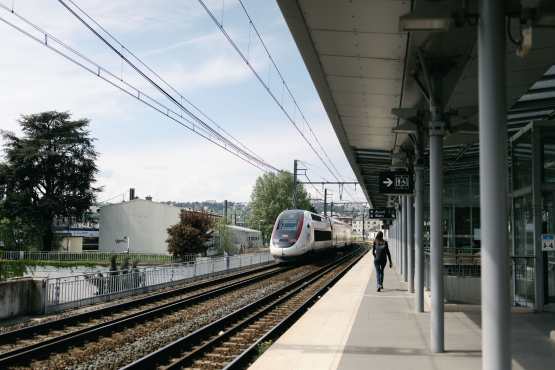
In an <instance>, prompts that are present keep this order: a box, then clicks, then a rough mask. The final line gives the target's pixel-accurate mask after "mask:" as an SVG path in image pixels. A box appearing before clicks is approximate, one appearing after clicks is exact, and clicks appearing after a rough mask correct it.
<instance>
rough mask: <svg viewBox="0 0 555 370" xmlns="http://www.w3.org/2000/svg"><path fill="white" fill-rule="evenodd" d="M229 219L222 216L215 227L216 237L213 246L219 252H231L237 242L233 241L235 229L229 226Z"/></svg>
mask: <svg viewBox="0 0 555 370" xmlns="http://www.w3.org/2000/svg"><path fill="white" fill-rule="evenodd" d="M228 225H229V221H228V219H227V218H226V217H222V218H220V219H219V220H218V222H217V223H216V225H215V227H214V231H215V233H214V237H213V239H212V241H213V243H212V244H213V248H214V249H215V250H216V252H217V254H224V252H230V251H231V250H233V248H235V243H233V236H234V233H233V230H232V229H231V228H230V227H228Z"/></svg>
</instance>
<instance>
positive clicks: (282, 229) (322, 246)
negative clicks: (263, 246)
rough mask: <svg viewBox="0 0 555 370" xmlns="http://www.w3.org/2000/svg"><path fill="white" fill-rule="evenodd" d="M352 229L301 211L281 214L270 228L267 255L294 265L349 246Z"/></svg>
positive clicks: (336, 221)
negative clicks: (302, 260) (271, 228)
mask: <svg viewBox="0 0 555 370" xmlns="http://www.w3.org/2000/svg"><path fill="white" fill-rule="evenodd" d="M351 231H352V227H351V226H350V225H349V224H346V223H344V222H342V221H339V220H336V219H333V218H330V217H324V216H320V215H317V214H314V213H312V212H309V211H303V210H290V211H284V212H282V213H281V214H280V215H279V217H278V219H277V221H276V224H275V225H274V231H273V232H272V240H271V242H270V253H271V254H272V256H274V258H275V260H276V261H277V262H294V261H297V260H300V259H302V258H312V257H313V256H315V255H317V254H323V253H326V252H331V251H332V250H333V249H337V248H342V247H345V246H347V245H351Z"/></svg>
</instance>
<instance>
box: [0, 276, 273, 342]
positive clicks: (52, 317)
mask: <svg viewBox="0 0 555 370" xmlns="http://www.w3.org/2000/svg"><path fill="white" fill-rule="evenodd" d="M258 268H260V266H256V267H255V268H252V269H245V270H241V271H240V272H245V271H251V270H255V269H258ZM276 268H277V266H276ZM269 271H272V270H271V269H270V270H265V271H263V272H260V273H258V274H252V275H249V276H247V277H244V278H241V279H236V280H233V281H240V280H245V279H248V278H251V277H254V276H257V275H260V274H263V273H267V272H269ZM236 273H239V272H233V273H231V274H225V275H219V276H216V277H213V278H209V279H205V280H201V281H195V282H193V283H188V284H182V285H176V286H172V287H168V288H164V289H159V290H153V291H151V292H148V293H143V294H138V295H135V296H130V297H125V298H121V299H117V300H114V301H111V302H107V303H100V304H97V305H94V306H92V307H88V308H83V309H78V310H72V311H69V312H64V313H62V314H59V315H49V316H44V317H40V318H38V317H34V318H32V319H30V321H26V322H22V323H18V324H14V325H10V326H4V327H0V334H3V333H7V332H10V331H13V330H18V329H22V328H26V327H29V326H35V325H39V324H42V323H44V322H49V321H54V320H59V319H62V318H65V317H69V316H74V315H78V314H81V313H85V312H90V311H95V310H98V309H101V308H104V307H110V306H115V305H117V304H120V303H125V302H129V301H134V300H137V299H140V298H145V297H149V296H152V295H156V294H160V293H165V292H169V291H172V290H177V289H180V288H184V287H186V286H190V285H195V284H199V283H203V282H206V281H211V280H215V279H219V278H222V277H226V276H229V275H233V274H236ZM222 284H223V285H226V284H230V282H226V283H222ZM217 286H220V285H217ZM214 287H215V286H211V287H209V288H205V289H214ZM197 293H198V291H195V292H191V293H187V294H183V295H179V296H175V297H172V298H169V299H168V300H164V301H163V302H164V303H167V302H169V301H171V300H178V299H181V298H183V297H185V296H187V295H190V294H197ZM160 302H162V301H160ZM160 304H161V303H159V302H156V304H149V305H145V306H141V307H138V308H137V309H133V310H130V311H128V312H129V313H133V312H137V311H142V310H145V309H148V308H151V307H155V306H159V305H160ZM109 320H111V319H110V318H109V317H108V320H106V321H109ZM69 332H71V330H67V331H64V334H66V333H69ZM14 348H15V347H14ZM11 349H13V348H11ZM11 349H10V350H11ZM2 352H4V351H2V350H0V353H2Z"/></svg>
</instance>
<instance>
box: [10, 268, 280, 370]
mask: <svg viewBox="0 0 555 370" xmlns="http://www.w3.org/2000/svg"><path fill="white" fill-rule="evenodd" d="M289 269H291V267H286V268H283V267H277V266H275V265H270V266H264V267H262V268H260V269H256V270H250V271H246V272H242V273H238V274H234V275H230V276H226V277H222V278H218V279H214V280H210V281H206V282H201V283H198V284H194V285H190V286H186V287H183V288H179V289H175V290H172V291H168V292H164V293H159V294H154V295H151V296H148V297H144V298H140V299H137V300H132V301H128V302H124V303H121V304H118V305H114V306H109V307H105V308H102V309H99V310H95V311H90V312H85V313H82V314H78V315H73V316H68V317H65V318H62V319H59V320H55V321H49V322H46V323H43V324H39V325H35V326H29V327H26V328H22V329H18V330H14V331H10V332H7V333H3V334H1V335H0V345H1V346H2V347H4V348H5V347H10V345H13V344H16V345H25V344H26V343H32V342H35V343H33V344H31V345H27V346H24V347H20V348H16V349H13V350H11V351H8V352H4V353H1V354H0V368H2V369H4V368H7V366H13V365H17V364H20V363H25V362H26V361H28V360H29V358H37V357H40V356H41V355H44V354H49V353H51V352H56V351H60V350H64V349H65V348H67V347H68V346H75V345H76V344H78V343H79V341H80V340H81V339H83V340H88V339H87V338H90V333H91V332H93V331H96V332H97V333H98V335H103V334H102V333H105V332H106V331H107V330H108V328H110V329H109V330H110V331H114V330H117V329H118V328H120V327H125V326H126V325H130V324H131V323H133V322H134V321H137V320H141V319H148V318H149V317H157V316H161V315H164V314H171V313H172V312H174V311H175V310H177V309H181V307H183V306H187V305H191V304H195V303H198V302H202V301H204V300H207V299H210V298H212V297H214V296H217V295H218V294H223V293H225V292H229V290H230V289H232V290H233V289H239V288H241V287H243V286H247V285H249V284H253V283H256V282H258V281H261V280H264V279H267V278H269V277H271V276H275V275H277V274H280V273H283V272H285V271H288V270H289ZM268 270H270V271H268ZM251 275H255V276H252V277H251ZM227 283H228V284H227ZM214 286H215V288H214V289H209V288H210V287H214ZM197 291H200V293H198V294H193V295H189V296H187V297H185V298H183V299H178V300H176V301H172V302H169V303H166V304H162V305H159V306H155V307H151V308H146V309H144V310H140V311H138V312H134V313H131V314H126V313H125V312H126V311H130V310H136V309H137V308H139V307H145V306H147V307H148V306H149V305H152V304H156V303H158V302H160V301H164V300H167V299H171V298H173V297H176V296H180V295H185V294H189V293H194V292H197ZM99 320H103V321H105V322H102V323H97V322H98V321H99ZM89 323H90V324H89ZM68 327H75V328H77V329H76V330H75V331H73V332H70V333H65V334H62V333H60V330H63V329H64V328H68ZM37 341H38V342H37ZM28 356H31V357H28Z"/></svg>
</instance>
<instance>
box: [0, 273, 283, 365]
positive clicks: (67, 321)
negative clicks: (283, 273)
mask: <svg viewBox="0 0 555 370" xmlns="http://www.w3.org/2000/svg"><path fill="white" fill-rule="evenodd" d="M274 267H277V266H276V265H273V264H271V265H269V266H264V267H262V268H258V269H255V270H249V271H244V272H240V273H238V274H233V275H228V276H224V277H221V278H218V279H214V280H209V281H204V282H200V283H197V284H194V285H188V286H186V287H183V288H179V289H175V290H171V291H168V292H163V293H158V294H154V295H151V296H148V297H143V298H139V299H135V300H131V301H128V302H123V303H119V304H116V305H113V306H108V307H104V308H100V309H98V310H94V311H89V312H84V313H81V314H78V315H73V316H68V317H64V318H61V319H58V320H54V321H49V322H45V323H42V324H38V325H34V326H28V327H26V328H21V329H18V330H13V331H10V332H7V333H3V334H0V344H5V343H9V342H13V341H16V340H20V339H22V338H26V337H29V336H33V335H36V334H39V333H44V332H48V331H50V330H53V329H57V328H60V327H64V326H71V325H75V324H80V323H83V322H86V321H91V320H94V319H97V318H100V317H103V316H110V315H113V314H114V313H119V312H123V311H125V310H129V309H132V308H135V307H139V306H143V305H147V304H151V303H153V302H156V301H159V300H164V299H168V298H171V297H173V296H176V295H181V294H186V293H189V292H191V291H194V290H198V289H204V288H207V287H209V286H212V285H217V284H221V283H225V282H226V281H229V280H235V279H240V278H243V277H245V276H249V275H252V274H256V273H259V272H262V271H265V270H268V269H271V268H274ZM2 356H3V354H2V355H0V358H2Z"/></svg>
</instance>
